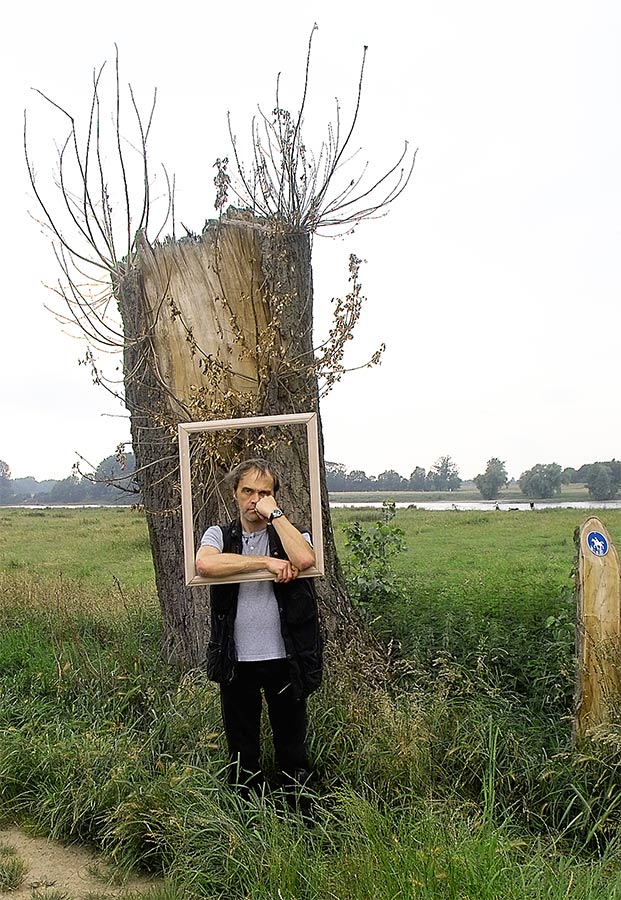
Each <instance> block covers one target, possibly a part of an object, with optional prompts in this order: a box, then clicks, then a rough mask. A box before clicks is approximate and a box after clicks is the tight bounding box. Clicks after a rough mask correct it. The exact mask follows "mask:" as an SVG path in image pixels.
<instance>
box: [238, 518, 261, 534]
mask: <svg viewBox="0 0 621 900" xmlns="http://www.w3.org/2000/svg"><path fill="white" fill-rule="evenodd" d="M241 527H242V531H245V532H246V533H247V534H254V533H255V532H257V531H263V530H264V529H265V528H267V522H249V521H248V520H247V519H244V518H242V519H241Z"/></svg>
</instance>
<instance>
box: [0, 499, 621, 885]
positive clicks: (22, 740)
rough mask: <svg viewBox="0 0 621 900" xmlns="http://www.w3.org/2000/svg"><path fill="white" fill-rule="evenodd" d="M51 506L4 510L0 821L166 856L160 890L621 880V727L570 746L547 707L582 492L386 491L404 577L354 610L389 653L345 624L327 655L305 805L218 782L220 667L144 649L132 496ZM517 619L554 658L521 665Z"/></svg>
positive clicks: (147, 576)
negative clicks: (436, 499)
mask: <svg viewBox="0 0 621 900" xmlns="http://www.w3.org/2000/svg"><path fill="white" fill-rule="evenodd" d="M56 512H60V511H50V512H49V513H48V512H46V514H45V515H44V516H37V517H31V516H28V512H27V511H21V510H20V511H3V512H2V517H3V519H2V528H1V530H0V534H1V535H2V538H1V542H0V598H1V603H0V690H1V696H2V704H1V705H0V729H1V732H2V740H1V742H0V798H1V807H0V810H1V813H2V817H3V818H4V820H5V821H9V820H11V821H12V820H15V819H17V820H21V821H23V822H26V823H28V824H29V825H30V827H33V828H36V829H39V830H41V831H42V832H44V833H50V834H53V835H55V836H57V837H61V838H64V839H79V840H82V841H85V842H89V843H93V844H95V845H97V846H99V847H102V848H104V850H105V851H106V852H107V853H108V854H109V855H110V856H111V858H112V859H114V860H115V861H116V863H117V864H118V865H120V866H121V867H129V866H135V865H138V866H141V867H144V868H147V869H150V870H152V871H157V872H163V873H164V874H165V875H166V876H167V877H168V879H169V885H168V887H167V889H166V890H167V892H168V896H169V897H170V898H171V900H172V898H176V897H179V898H180V897H187V898H192V897H205V898H216V897H227V898H250V897H252V898H253V900H254V898H266V900H267V898H270V900H271V898H287V900H301V898H304V900H311V898H313V900H315V898H316V900H319V898H321V900H323V898H327V897H332V898H339V900H358V898H365V900H366V898H369V900H371V898H373V900H375V898H380V900H381V898H385V900H388V898H391V900H392V898H397V897H412V898H473V900H474V898H477V900H478V898H516V900H517V898H544V897H546V898H553V900H555V898H559V900H560V898H562V897H577V898H609V897H613V898H614V897H621V875H620V874H619V863H620V862H621V853H620V851H619V845H618V836H619V824H620V812H621V810H620V809H619V806H620V803H621V801H620V800H619V798H620V797H621V784H620V781H621V779H620V776H619V765H618V757H619V753H620V752H621V750H620V746H619V745H620V743H621V742H619V741H618V740H617V738H616V732H615V731H614V729H610V732H609V734H608V736H607V743H606V745H605V749H604V751H603V752H601V753H600V752H599V751H597V750H594V751H593V752H589V753H588V754H587V753H582V754H576V753H573V752H572V750H571V747H570V741H569V731H570V724H569V722H568V720H567V718H566V716H567V713H568V710H569V707H568V702H569V701H568V697H569V693H570V691H569V689H570V687H571V684H572V672H571V647H570V641H571V629H570V628H569V627H568V626H567V622H568V618H567V617H568V616H569V613H570V604H569V602H568V588H569V587H570V585H571V582H570V578H569V572H570V569H571V565H572V562H573V541H572V533H573V528H574V526H575V525H576V524H578V523H579V521H581V513H576V511H571V510H556V511H545V512H541V513H538V512H537V513H533V514H532V515H531V513H527V514H521V515H516V516H511V515H509V514H501V515H500V516H499V517H497V516H496V515H495V514H485V515H482V514H478V515H477V514H472V513H464V514H462V513H446V514H443V513H424V512H422V511H404V513H403V514H402V515H401V514H400V515H399V517H398V522H399V524H400V525H401V526H402V527H403V529H404V531H405V532H406V538H407V543H408V550H407V553H405V554H403V556H402V558H400V559H398V569H399V574H400V575H401V577H402V579H403V582H404V591H403V592H402V593H401V594H400V595H399V598H398V601H395V603H394V604H393V606H392V607H391V608H389V607H388V606H387V608H385V609H382V610H374V611H372V613H373V617H375V618H376V617H377V616H378V615H379V616H381V618H379V619H378V620H377V622H376V627H378V628H380V629H381V630H383V631H384V632H385V633H389V632H393V633H394V634H395V635H396V636H397V637H398V639H399V641H400V642H401V648H402V649H401V653H400V656H399V658H398V659H396V660H393V670H392V674H391V676H390V678H388V675H387V667H386V665H385V661H383V660H382V659H381V658H378V657H371V656H369V655H368V654H367V655H364V654H361V652H360V648H356V647H353V646H352V647H350V648H349V649H348V650H347V651H346V652H342V653H339V654H338V656H334V655H332V656H331V658H330V659H329V665H328V671H327V677H326V681H325V684H324V686H323V687H322V689H321V691H320V692H319V693H318V694H317V695H315V696H314V697H313V699H312V701H311V715H312V722H313V727H312V732H311V748H312V752H313V755H314V757H315V759H316V761H317V767H318V772H319V779H318V782H317V784H316V785H315V786H314V788H313V792H314V800H315V809H314V813H313V820H312V823H309V822H305V821H304V820H303V819H301V818H300V816H298V815H297V814H295V813H293V812H291V811H289V809H288V808H287V806H286V804H285V803H284V801H283V798H282V797H281V796H280V795H279V793H278V790H277V789H276V788H275V789H274V791H273V793H272V794H271V795H270V796H269V797H268V798H265V799H263V800H257V801H256V802H253V803H250V804H243V803H241V802H240V801H239V799H238V798H237V797H236V796H235V795H233V794H232V793H230V792H229V791H228V789H227V788H226V787H225V786H224V784H223V781H224V777H223V767H224V765H225V756H224V748H223V744H222V737H221V726H220V714H219V704H218V697H217V691H216V690H215V689H214V686H213V685H212V684H210V683H209V682H207V681H205V680H204V679H203V678H202V677H201V676H200V675H199V674H196V673H195V674H186V675H181V674H180V673H178V672H176V671H175V670H173V669H171V668H169V667H167V666H166V665H164V664H163V663H162V662H161V660H160V657H159V634H160V627H161V622H160V615H159V609H158V605H157V602H156V599H155V595H154V589H153V586H152V574H151V571H150V562H149V556H148V547H147V545H146V541H145V536H146V529H145V526H144V521H143V520H142V519H141V518H140V516H139V514H137V513H134V512H132V511H131V510H93V511H62V516H61V522H62V525H59V521H58V519H57V517H56ZM374 515H375V514H374V513H371V512H369V513H365V516H367V521H368V522H369V524H372V517H373V516H374ZM118 516H120V517H121V518H117V517H118ZM123 516H127V519H126V520H125V521H123V519H122V517H123ZM346 519H347V513H346V512H345V511H343V512H340V511H339V512H338V513H337V514H336V515H335V527H336V533H337V537H338V540H339V544H340V546H341V551H342V553H343V556H344V557H346V556H347V550H346V548H345V547H344V541H343V533H342V525H343V523H344V521H346ZM494 521H495V524H494ZM604 521H605V522H606V524H607V525H608V527H609V529H610V530H611V532H612V534H613V536H614V537H615V539H616V540H617V542H618V541H619V539H620V538H621V513H620V512H619V511H614V515H610V516H609V515H608V512H607V513H606V516H605V518H604ZM48 529H49V530H48ZM52 535H53V538H52ZM119 535H124V536H125V538H126V539H127V544H128V546H124V543H123V539H121V538H119ZM95 538H97V539H95ZM132 541H133V544H132ZM84 559H88V564H89V568H88V571H87V572H84V571H82V570H80V569H79V568H78V567H79V566H80V565H82V564H83V563H82V562H81V560H84ZM34 560H36V563H35V562H33V561H34ZM72 566H76V568H72ZM115 567H116V568H115ZM111 569H112V571H111ZM119 573H120V574H119ZM113 576H115V577H116V578H118V579H119V583H118V584H117V583H116V581H115V580H114V577H113ZM119 586H120V589H119ZM550 617H551V618H552V619H553V620H554V621H553V623H552V624H551V625H549V626H546V622H547V621H548V619H550ZM519 629H522V630H523V632H522V633H523V641H522V639H520V641H518V640H517V638H516V635H517V633H518V630H519ZM535 640H539V643H537V644H535V645H533V648H532V649H533V653H532V656H533V657H534V658H535V661H537V658H541V657H545V665H546V666H547V670H548V675H549V679H551V680H548V681H546V680H545V679H542V675H541V672H539V671H537V673H535V671H534V670H531V671H529V670H528V669H526V670H525V668H524V667H525V665H526V662H527V659H528V657H527V656H526V653H525V646H522V644H524V645H526V644H527V643H528V641H535ZM518 649H519V652H517V650H518ZM543 661H544V660H542V659H539V662H540V663H541V664H543ZM567 666H569V670H567ZM555 686H556V687H555ZM553 688H554V690H555V691H556V693H553V692H552V689H553ZM557 689H558V690H557ZM546 695H549V697H550V699H549V701H548V704H547V705H546V702H545V699H544V698H545V696H546ZM268 770H269V761H268ZM271 774H272V776H273V773H271Z"/></svg>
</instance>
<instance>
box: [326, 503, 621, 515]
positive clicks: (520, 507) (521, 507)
mask: <svg viewBox="0 0 621 900" xmlns="http://www.w3.org/2000/svg"><path fill="white" fill-rule="evenodd" d="M370 506H371V507H374V508H378V509H381V507H382V501H381V500H380V501H367V502H363V503H336V502H332V501H330V507H331V508H332V509H362V508H363V507H370ZM395 506H396V507H397V509H429V510H434V509H435V510H456V511H463V510H481V511H483V512H496V511H500V512H522V511H525V510H527V511H528V512H530V511H531V510H532V509H620V508H621V500H600V501H597V500H569V501H558V502H557V501H548V502H544V501H543V500H540V501H537V500H535V501H534V503H533V505H532V506H531V504H530V502H529V501H528V500H527V501H521V500H512V501H510V502H509V503H506V502H503V503H501V502H498V503H496V502H495V501H494V500H488V501H485V500H479V501H476V500H473V501H471V502H457V503H454V502H452V501H450V500H429V501H424V500H423V501H418V500H417V501H416V503H395Z"/></svg>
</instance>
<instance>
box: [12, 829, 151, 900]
mask: <svg viewBox="0 0 621 900" xmlns="http://www.w3.org/2000/svg"><path fill="white" fill-rule="evenodd" d="M0 842H1V843H2V844H4V845H6V846H9V847H12V848H14V850H15V852H16V853H17V855H18V856H19V857H20V858H21V859H22V860H23V861H24V863H25V864H26V866H27V872H26V876H25V878H24V883H23V885H22V886H21V887H20V888H18V889H17V890H15V891H11V892H10V893H6V894H3V895H2V896H5V897H10V898H11V900H12V898H15V900H26V898H28V900H29V898H30V897H31V896H32V892H33V890H34V889H36V890H37V892H38V895H39V896H41V897H44V896H45V893H46V890H45V889H46V888H49V889H50V890H52V889H53V890H55V891H62V892H63V893H65V892H66V893H67V895H68V897H70V898H71V900H81V898H82V897H85V896H86V895H87V894H88V893H89V892H93V893H97V894H98V895H99V896H101V897H104V896H108V897H110V898H113V897H118V896H119V895H121V894H123V893H124V892H125V891H128V890H133V891H140V890H144V891H146V890H148V889H149V888H150V887H154V886H155V884H156V883H157V882H156V881H154V880H150V879H148V878H133V879H132V880H131V881H128V882H126V883H125V884H124V885H123V886H122V887H118V886H116V887H110V886H108V885H106V883H105V882H104V881H103V880H102V878H100V877H97V875H96V872H97V869H98V868H99V869H101V870H103V871H105V870H106V869H105V865H104V864H102V862H101V860H100V859H98V857H97V856H96V855H95V854H94V853H91V852H90V851H88V850H85V849H84V848H83V847H81V846H79V845H77V844H73V845H70V846H65V845H63V844H59V843H58V842H57V841H50V840H47V839H46V838H41V837H31V836H30V835H28V834H25V833H24V832H23V831H20V830H19V829H18V828H2V829H0Z"/></svg>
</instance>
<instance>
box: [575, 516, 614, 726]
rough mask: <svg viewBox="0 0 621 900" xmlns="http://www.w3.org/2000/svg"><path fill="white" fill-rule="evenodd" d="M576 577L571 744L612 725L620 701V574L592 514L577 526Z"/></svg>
mask: <svg viewBox="0 0 621 900" xmlns="http://www.w3.org/2000/svg"><path fill="white" fill-rule="evenodd" d="M578 543H579V546H578V566H577V573H576V599H577V622H576V625H577V627H576V656H577V673H576V694H575V719H574V740H575V741H576V742H578V743H579V742H580V741H581V740H584V739H585V738H588V737H589V736H592V733H593V729H594V728H597V726H598V725H603V724H605V723H607V722H610V721H611V718H612V713H613V710H614V707H615V706H617V708H618V707H619V698H620V697H621V677H620V672H619V660H620V658H621V656H620V653H619V650H620V637H621V574H620V569H619V555H618V553H617V551H616V549H615V547H614V545H613V543H612V541H611V539H610V535H609V534H608V532H607V531H606V528H605V527H604V525H603V524H602V523H601V522H600V520H599V519H598V518H596V517H595V516H592V517H590V518H589V519H587V520H586V522H584V524H583V525H582V526H581V528H580V534H579V542H578Z"/></svg>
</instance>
